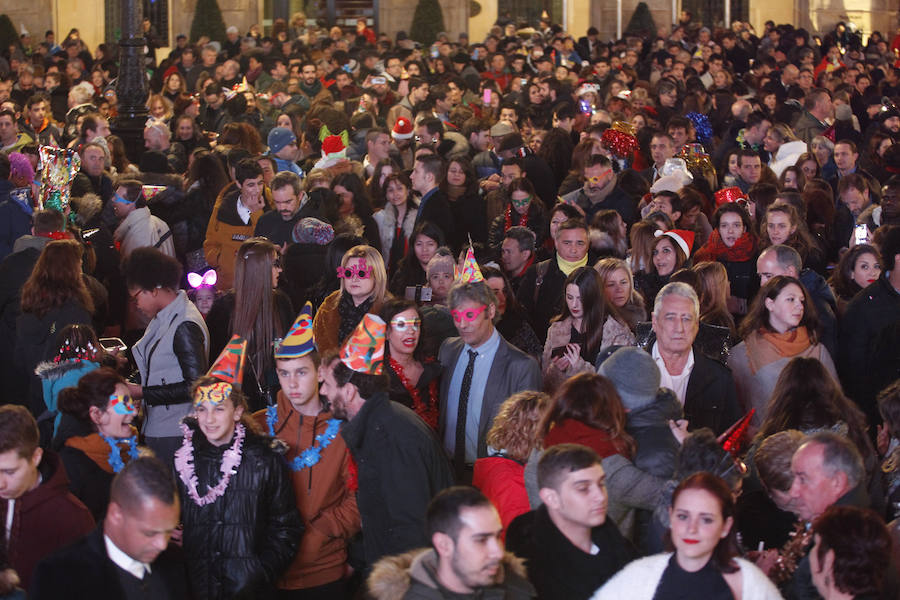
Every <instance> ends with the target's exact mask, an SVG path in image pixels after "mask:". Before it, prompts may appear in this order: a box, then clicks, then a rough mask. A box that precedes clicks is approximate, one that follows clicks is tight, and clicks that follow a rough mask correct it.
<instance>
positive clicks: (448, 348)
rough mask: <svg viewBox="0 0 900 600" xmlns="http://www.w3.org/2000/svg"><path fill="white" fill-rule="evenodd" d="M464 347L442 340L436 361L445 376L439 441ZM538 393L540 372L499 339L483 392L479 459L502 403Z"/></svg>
mask: <svg viewBox="0 0 900 600" xmlns="http://www.w3.org/2000/svg"><path fill="white" fill-rule="evenodd" d="M464 347H465V342H463V341H462V340H461V339H460V338H458V337H452V338H448V339H446V340H444V342H443V343H442V344H441V349H440V351H439V352H438V359H439V360H440V362H441V366H442V367H443V368H444V376H443V377H442V378H441V417H440V426H439V431H440V438H441V440H443V439H444V428H445V427H446V424H447V405H448V402H449V399H448V398H447V395H448V393H449V390H450V380H451V379H452V378H453V371H454V369H455V368H456V362H457V361H458V360H459V355H460V354H461V353H462V351H463V348H464ZM540 389H541V368H540V366H538V363H537V361H536V360H534V358H532V357H531V356H529V355H527V354H525V353H524V352H522V351H521V350H519V349H518V348H516V347H515V346H513V345H512V344H510V343H509V342H507V341H506V340H505V339H503V336H502V335H501V336H500V347H499V348H497V354H495V355H494V362H493V363H492V364H491V372H490V373H489V374H488V380H487V387H486V389H485V390H484V400H483V402H482V403H481V417H480V419H479V421H478V458H482V457H484V456H487V444H486V443H485V438H486V437H487V432H488V431H489V430H490V428H491V425H492V424H493V423H494V417H495V416H496V415H497V411H498V410H500V405H501V404H503V401H504V400H506V399H507V398H509V397H510V396H512V395H513V394H515V393H516V392H521V391H523V390H540Z"/></svg>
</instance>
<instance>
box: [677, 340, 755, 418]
mask: <svg viewBox="0 0 900 600" xmlns="http://www.w3.org/2000/svg"><path fill="white" fill-rule="evenodd" d="M741 416H742V415H741V408H740V406H739V405H738V400H737V387H736V386H735V384H734V377H733V376H732V374H731V371H730V370H728V367H726V366H725V365H723V364H722V363H720V362H719V361H717V360H713V359H711V358H709V357H707V356H706V355H705V354H703V353H702V352H700V351H698V350H697V348H696V347H695V348H694V369H693V370H692V371H691V377H690V379H688V386H687V392H686V393H685V398H684V418H685V419H687V420H688V423H690V427H691V430H694V429H700V428H701V427H709V428H710V429H712V430H713V433H715V434H716V435H721V434H723V433H724V432H725V430H727V429H728V428H729V427H731V426H732V425H734V423H735V421H737V420H738V419H740V418H741Z"/></svg>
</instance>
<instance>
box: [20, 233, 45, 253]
mask: <svg viewBox="0 0 900 600" xmlns="http://www.w3.org/2000/svg"><path fill="white" fill-rule="evenodd" d="M49 242H50V238H48V237H43V236H40V235H30V234H26V235H23V236H22V237H20V238H18V239H17V240H16V241H15V242H13V254H15V253H16V252H21V251H22V250H27V249H28V248H34V249H35V250H37V251H38V252H40V251H42V250H43V249H44V246H46V245H47V244H48V243H49Z"/></svg>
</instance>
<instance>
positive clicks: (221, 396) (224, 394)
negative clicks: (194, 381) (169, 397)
mask: <svg viewBox="0 0 900 600" xmlns="http://www.w3.org/2000/svg"><path fill="white" fill-rule="evenodd" d="M229 396H231V384H230V383H225V382H224V381H217V382H216V383H214V384H212V385H204V386H201V387H199V388H197V397H196V398H194V406H200V405H201V404H203V403H204V402H209V403H210V404H221V403H222V402H224V401H225V399H226V398H228V397H229Z"/></svg>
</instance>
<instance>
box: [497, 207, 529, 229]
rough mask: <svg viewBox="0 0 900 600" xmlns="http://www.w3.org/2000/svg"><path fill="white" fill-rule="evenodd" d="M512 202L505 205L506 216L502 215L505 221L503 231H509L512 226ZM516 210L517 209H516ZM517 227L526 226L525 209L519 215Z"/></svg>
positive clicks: (526, 214)
mask: <svg viewBox="0 0 900 600" xmlns="http://www.w3.org/2000/svg"><path fill="white" fill-rule="evenodd" d="M512 209H513V208H512V204H509V205H507V207H506V216H505V217H504V220H505V222H504V223H503V233H506V232H507V231H509V228H510V227H512ZM516 212H518V211H516ZM517 225H519V227H528V211H527V210H526V211H525V212H524V213H523V214H522V216H521V217H519V222H518V223H517Z"/></svg>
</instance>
